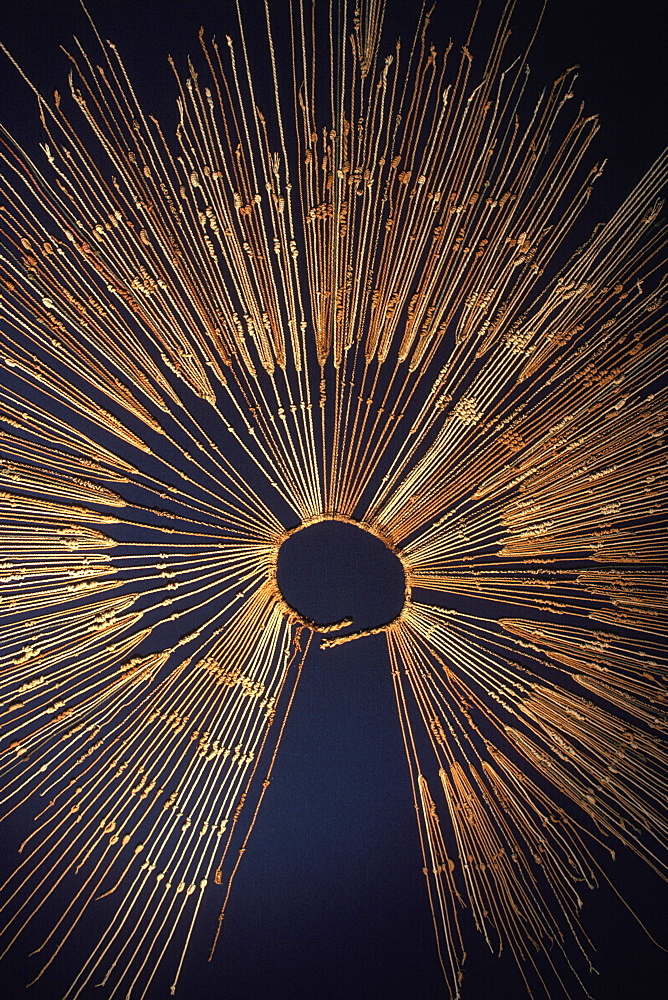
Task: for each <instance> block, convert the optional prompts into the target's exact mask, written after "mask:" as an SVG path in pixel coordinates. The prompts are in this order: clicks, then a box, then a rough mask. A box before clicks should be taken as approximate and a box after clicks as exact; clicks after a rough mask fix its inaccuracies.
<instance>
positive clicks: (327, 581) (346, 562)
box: [276, 520, 406, 631]
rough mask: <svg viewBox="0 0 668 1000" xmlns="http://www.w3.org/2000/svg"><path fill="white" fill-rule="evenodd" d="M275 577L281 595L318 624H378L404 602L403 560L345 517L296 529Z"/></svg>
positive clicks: (283, 548)
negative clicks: (349, 622)
mask: <svg viewBox="0 0 668 1000" xmlns="http://www.w3.org/2000/svg"><path fill="white" fill-rule="evenodd" d="M276 579H277V582H278V586H279V589H280V592H281V594H282V596H283V599H284V600H285V601H286V602H287V603H288V604H289V605H290V606H291V607H293V608H294V609H295V610H296V611H298V612H299V614H300V615H302V616H303V617H304V618H307V619H309V620H310V621H312V622H316V623H317V624H319V625H327V624H330V623H331V622H337V621H340V620H341V619H343V618H349V619H352V627H353V628H354V630H355V631H359V630H360V629H373V628H379V627H380V626H382V625H385V624H387V622H389V621H391V620H392V619H393V618H395V617H396V616H397V615H398V614H399V612H400V611H401V609H402V608H403V606H404V600H405V592H406V578H405V573H404V567H403V566H402V563H401V560H400V559H399V558H398V556H396V555H395V553H394V552H392V551H391V549H389V548H388V547H387V546H386V545H385V543H384V542H383V541H381V539H380V538H378V537H376V535H373V534H371V532H369V531H366V530H365V529H364V528H362V527H358V526H357V525H355V524H349V523H348V522H346V521H336V520H331V521H318V522H316V523H315V524H310V525H307V526H306V527H304V528H299V529H297V530H295V531H294V532H293V533H292V534H291V535H289V536H288V538H286V539H285V541H284V542H283V544H282V545H281V548H280V550H279V553H278V562H277V566H276Z"/></svg>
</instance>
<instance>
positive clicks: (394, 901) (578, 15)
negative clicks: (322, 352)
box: [0, 0, 667, 1000]
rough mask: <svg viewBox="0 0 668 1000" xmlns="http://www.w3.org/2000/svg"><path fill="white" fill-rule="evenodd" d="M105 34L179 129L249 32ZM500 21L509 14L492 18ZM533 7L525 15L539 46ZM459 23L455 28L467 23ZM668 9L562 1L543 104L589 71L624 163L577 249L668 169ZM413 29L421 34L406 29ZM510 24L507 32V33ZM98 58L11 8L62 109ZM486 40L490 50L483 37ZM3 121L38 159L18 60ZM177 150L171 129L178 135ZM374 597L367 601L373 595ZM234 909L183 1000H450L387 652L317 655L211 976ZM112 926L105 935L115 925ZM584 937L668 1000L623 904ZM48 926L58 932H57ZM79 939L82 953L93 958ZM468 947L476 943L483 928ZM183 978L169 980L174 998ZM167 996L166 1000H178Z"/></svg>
mask: <svg viewBox="0 0 668 1000" xmlns="http://www.w3.org/2000/svg"><path fill="white" fill-rule="evenodd" d="M388 5H389V7H390V8H392V7H394V6H396V7H397V8H398V10H399V13H398V14H397V12H396V11H394V12H392V10H390V12H389V14H388V17H389V18H390V23H391V26H392V28H393V29H396V32H399V31H400V30H401V31H402V32H403V34H404V36H408V35H409V34H410V30H411V27H412V17H413V13H412V11H413V9H415V8H416V7H417V5H411V4H406V3H397V4H396V5H395V4H394V3H393V2H392V0H389V4H388ZM88 6H89V9H90V11H91V13H92V14H93V16H94V18H95V20H96V22H97V23H98V25H99V26H100V29H101V32H102V33H103V35H105V36H106V37H109V38H111V39H112V40H114V41H116V42H117V43H118V44H119V47H120V50H121V52H122V55H123V58H124V60H125V62H126V65H127V67H128V69H129V71H130V74H131V77H132V79H133V81H134V83H135V86H136V89H137V91H138V94H139V95H140V99H141V100H142V102H143V105H144V107H145V109H146V110H147V111H150V112H152V113H154V114H156V116H157V117H159V118H161V119H162V120H163V122H165V123H166V125H169V124H170V123H173V122H174V121H175V112H174V84H173V82H172V78H171V74H170V71H169V69H168V67H167V65H166V61H165V58H164V57H165V53H166V52H167V51H171V53H172V54H173V55H174V56H175V58H177V61H180V63H181V65H182V66H183V65H184V60H185V55H186V53H188V52H193V53H196V52H197V50H198V44H197V29H198V28H199V26H200V24H204V26H205V28H206V31H207V33H208V34H214V33H215V34H217V35H218V37H222V36H224V34H225V31H226V30H227V27H228V25H232V26H233V25H234V21H235V17H236V15H235V12H234V5H233V4H231V3H226V2H224V0H197V2H186V0H180V2H175V0H143V2H140V0H91V2H90V3H89V5H88ZM441 6H442V9H441V10H439V11H438V12H437V15H436V17H435V19H434V31H433V36H434V38H435V39H439V37H440V39H441V44H443V43H444V42H445V40H446V37H447V35H449V34H452V36H453V37H454V38H455V39H457V38H460V39H461V38H463V36H464V33H465V31H466V26H467V24H468V11H467V10H466V8H468V4H464V3H456V4H453V3H443V4H442V5H441ZM488 6H489V10H490V11H491V12H495V11H496V10H497V9H498V5H496V4H494V3H490V4H489V5H488ZM533 6H534V5H533V4H531V3H529V2H524V3H521V4H520V10H519V13H518V22H519V24H520V25H522V26H523V28H524V30H527V27H528V25H529V24H530V22H531V19H532V17H533V13H532V10H531V8H532V7H533ZM453 7H454V8H456V9H454V10H452V9H451V8H453ZM664 11H665V6H664V3H663V0H661V2H659V0H655V2H650V0H633V2H629V0H625V2H623V3H617V4H614V3H598V2H592V0H581V2H570V0H555V2H554V3H553V4H552V6H551V8H550V10H549V11H548V12H547V14H546V16H545V19H544V24H543V29H542V33H541V37H540V39H539V42H538V43H537V45H536V48H535V52H534V55H533V56H532V59H531V64H532V67H533V73H532V84H531V85H532V87H533V88H534V92H537V91H538V90H539V89H540V88H541V87H542V86H543V85H544V84H547V83H549V82H550V81H551V80H552V79H553V78H554V77H555V76H557V75H558V74H559V73H560V72H561V70H562V69H564V68H565V67H567V66H570V65H573V64H574V63H580V64H581V66H582V70H581V76H580V80H579V81H578V84H577V94H578V96H580V95H581V96H582V97H583V99H585V100H586V103H587V107H588V108H589V109H590V110H591V111H599V112H600V113H601V115H602V120H603V129H602V131H601V133H600V136H599V138H598V139H597V141H596V148H595V151H594V152H593V153H592V155H591V161H593V160H594V159H596V158H599V159H600V158H602V157H604V156H608V157H609V165H608V169H607V171H606V174H605V175H604V177H603V179H602V180H601V181H599V183H598V185H597V187H596V189H595V193H594V196H593V198H592V200H591V203H590V205H589V206H588V209H587V218H586V220H585V222H584V223H583V225H582V228H581V230H580V232H579V234H578V235H577V236H576V237H574V245H575V244H577V242H578V241H579V240H580V239H581V238H582V237H583V236H584V235H585V232H586V231H587V230H588V229H590V228H591V226H593V225H594V224H595V222H597V221H598V220H600V219H603V218H605V217H607V216H608V215H609V214H610V212H611V211H613V210H614V209H615V208H616V207H617V205H618V203H619V201H620V200H621V199H622V198H623V197H624V196H625V195H626V194H627V193H628V191H629V190H630V188H631V186H632V185H633V184H634V183H635V182H636V181H637V180H638V179H639V178H640V176H641V175H642V173H643V172H644V171H645V169H647V168H648V167H649V165H650V163H651V161H652V160H653V158H654V157H655V156H656V155H657V153H658V152H659V151H660V149H661V147H662V145H663V141H664V138H665V103H664V102H662V100H661V95H665V92H666V81H665V63H666V57H665V52H666V44H665V43H666V32H665V13H664ZM404 18H405V19H406V20H407V21H408V24H407V26H406V27H403V26H402V24H401V22H402V19H404ZM494 18H495V14H494V13H491V14H490V23H492V24H493V23H494ZM74 32H76V33H77V34H79V35H80V36H81V37H82V38H86V39H88V38H89V37H90V36H89V32H88V29H87V28H86V26H85V19H84V17H83V15H82V14H81V12H80V10H79V9H78V5H77V4H76V3H75V2H73V0H55V2H52V3H44V2H41V0H40V2H35V0H4V2H3V3H2V6H1V7H0V37H1V38H2V40H3V41H4V42H5V43H6V44H7V46H8V47H9V48H10V49H11V51H12V52H13V53H14V54H15V56H16V57H17V59H18V60H19V61H20V62H21V64H22V65H23V67H24V68H25V70H26V71H27V72H28V74H29V75H30V76H31V78H32V79H33V80H34V81H35V83H36V84H37V85H38V86H39V87H40V88H42V89H43V90H44V91H46V92H50V91H51V90H52V89H53V87H54V86H58V87H59V89H61V90H64V89H66V74H67V63H66V60H65V58H64V56H62V54H59V52H58V45H59V44H60V43H64V44H66V45H69V41H70V38H71V35H72V33H74ZM483 34H484V32H483ZM0 87H1V88H2V90H1V91H0V93H1V95H2V96H1V104H2V113H1V117H2V120H3V121H4V122H5V124H7V125H8V127H9V128H10V130H11V131H13V132H14V133H15V134H16V135H17V136H18V137H19V138H20V139H21V140H22V141H23V142H25V143H26V144H27V145H29V146H30V144H32V145H33V147H34V144H35V143H36V141H37V139H38V133H37V128H36V122H37V118H36V115H35V113H34V111H35V108H34V101H33V100H32V98H31V96H30V94H29V93H28V91H27V89H26V88H25V86H24V85H23V84H22V82H21V81H20V80H18V79H17V77H16V74H15V72H14V70H13V69H12V68H11V67H10V66H8V65H6V64H4V62H1V61H0ZM167 130H168V131H169V129H167ZM361 597H362V598H363V597H364V594H361ZM0 838H2V839H0V853H1V854H2V857H0V861H2V865H3V868H7V869H10V868H11V867H12V866H13V864H14V860H15V855H14V853H13V852H14V850H15V846H16V840H15V838H14V836H13V834H12V830H11V828H10V829H5V828H0ZM609 871H610V874H611V876H612V877H613V878H614V880H615V883H616V884H617V885H618V886H619V887H620V889H621V890H622V891H623V892H625V893H626V894H627V895H628V897H629V899H630V901H631V902H632V903H633V904H634V905H635V906H636V908H637V909H638V911H639V912H640V913H641V914H642V915H643V917H644V918H646V919H647V922H648V924H649V925H650V926H651V927H653V928H654V930H655V931H656V932H658V933H660V932H661V929H662V925H665V913H666V909H665V901H666V896H665V892H664V891H663V886H662V884H661V883H659V882H658V880H657V879H656V878H655V877H654V876H653V875H652V874H651V873H650V872H649V871H648V870H647V869H646V868H645V867H644V866H642V865H640V864H639V863H638V862H637V861H636V860H635V859H634V858H633V857H632V856H630V855H629V853H628V852H624V851H621V852H620V854H619V857H618V861H617V863H616V864H615V865H610V866H609ZM216 915H217V903H215V904H213V905H212V907H211V909H210V910H209V911H206V912H203V913H202V915H201V917H200V920H199V925H198V929H197V935H196V940H195V942H194V947H193V949H192V951H191V953H190V955H189V958H188V962H187V967H186V974H185V975H184V977H183V979H182V985H181V988H180V990H179V995H181V996H182V997H184V998H187V1000H209V998H211V1000H214V998H215V1000H218V998H220V1000H260V998H262V1000H288V998H294V1000H339V998H341V1000H342V998H346V1000H376V998H380V997H383V998H384V1000H431V998H437V997H439V998H440V997H444V996H445V989H444V985H443V981H442V978H441V974H440V968H439V965H438V961H437V957H436V951H435V945H434V940H433V933H432V925H431V919H430V914H429V910H428V904H427V897H426V893H425V890H424V879H423V876H422V874H421V858H420V853H419V844H418V838H417V831H416V826H415V819H414V813H413V806H412V800H411V794H410V787H409V783H408V777H407V772H406V766H405V760H404V755H403V747H402V745H401V736H400V732H399V728H398V723H397V720H396V712H395V709H394V701H393V698H392V693H391V685H390V677H389V670H388V665H387V658H386V654H385V649H384V640H383V637H382V636H372V637H369V638H366V639H364V640H361V641H358V642H355V643H350V644H349V645H347V646H341V647H337V648H336V649H332V650H327V651H319V650H314V652H313V654H312V655H311V656H310V658H309V661H308V663H307V668H306V670H305V672H304V676H303V680H302V684H301V687H300V690H299V694H298V697H297V699H296V701H295V704H294V707H293V710H292V714H291V716H290V720H289V723H288V725H287V728H286V732H285V737H284V741H283V745H282V748H281V752H280V755H279V758H278V763H277V765H276V768H275V771H274V774H273V780H272V784H271V786H270V787H269V789H268V792H267V795H266V798H265V801H264V804H263V806H262V810H261V813H260V818H259V820H258V822H257V824H256V827H255V830H254V833H253V837H252V841H251V844H250V847H249V850H248V851H247V852H246V855H245V858H244V862H243V864H242V865H241V867H240V870H239V874H238V876H237V879H236V881H235V885H234V890H233V894H232V897H231V902H230V906H229V910H228V916H227V919H226V923H225V927H224V932H223V935H222V938H221V942H220V945H219V949H218V952H217V955H216V958H215V961H214V963H213V964H211V965H208V964H206V963H205V961H204V959H205V957H206V954H207V952H208V946H209V943H210V939H211V934H212V931H213V925H214V923H215V917H216ZM99 919H101V920H104V916H102V917H100V918H99ZM584 921H585V926H586V928H587V930H589V932H590V933H591V937H592V939H593V941H594V943H595V944H596V946H597V947H598V948H599V952H598V956H597V957H595V963H596V964H597V965H598V967H599V969H600V971H601V975H600V976H599V977H597V978H593V981H592V983H591V985H590V987H589V988H590V991H591V992H592V993H593V994H594V995H595V996H597V997H598V998H599V1000H617V998H626V997H634V998H638V1000H659V998H663V996H664V994H665V984H666V981H667V980H666V972H667V968H666V962H665V955H664V954H662V953H661V952H659V951H658V950H656V949H655V948H654V947H653V945H651V943H650V942H648V941H647V939H646V938H645V936H644V935H643V934H642V932H640V931H639V929H638V928H637V925H636V924H635V922H634V920H633V919H632V918H631V917H630V916H629V914H628V913H627V911H626V910H625V909H624V907H623V906H622V905H621V904H620V903H619V902H618V900H617V899H616V897H615V896H614V894H613V893H612V892H611V891H610V890H609V889H606V888H601V889H600V890H599V891H598V892H597V893H591V894H587V898H586V908H585V912H584ZM47 923H48V921H47ZM96 927H97V923H96V918H95V916H91V920H90V922H89V923H87V924H86V926H85V928H84V929H83V930H82V931H81V932H80V936H79V938H78V940H77V941H76V942H74V944H73V947H72V949H71V951H70V954H69V961H70V962H72V963H75V962H76V961H77V960H78V956H79V955H81V954H86V953H87V951H88V943H87V941H86V940H85V938H86V935H87V934H90V935H91V936H94V935H95V933H96ZM464 928H465V930H468V929H471V930H472V928H469V927H468V926H467V920H466V918H464ZM467 948H468V960H467V964H466V978H465V983H464V987H463V993H462V997H463V1000H488V998H489V1000H519V998H520V997H522V996H523V988H522V984H521V981H520V979H519V976H518V974H517V972H516V970H515V969H514V967H513V964H512V962H511V961H510V960H509V959H508V958H505V957H504V958H503V959H502V960H501V961H500V962H497V961H496V960H495V959H494V958H492V957H491V956H489V954H488V952H487V951H486V950H485V948H484V947H483V945H482V943H481V942H480V941H479V940H477V938H476V935H475V932H474V931H472V933H471V934H467ZM28 950H29V949H28V947H27V946H24V945H23V944H22V943H21V942H20V941H19V943H18V945H17V946H16V948H15V950H14V951H13V953H12V954H11V955H10V956H9V958H8V960H7V962H6V964H5V966H4V970H5V971H4V978H2V979H0V983H2V985H1V986H0V990H1V991H2V993H3V995H4V997H5V998H6V1000H14V998H16V997H20V996H22V995H23V984H24V982H25V981H26V980H27V979H28V978H30V975H29V970H31V969H32V964H30V963H29V962H28V960H27V959H26V957H25V955H26V952H27V951H28ZM168 982H169V979H168V978H167V977H166V978H165V987H166V985H167V984H168ZM68 983H69V977H68V976H67V975H66V974H65V973H63V980H62V983H59V982H58V981H54V979H53V978H52V979H50V980H46V981H44V982H43V983H40V984H38V985H37V986H36V987H33V988H32V989H31V990H30V991H29V993H27V994H26V995H27V996H30V997H31V998H35V1000H56V998H57V997H58V996H59V995H60V994H59V988H60V987H61V986H62V988H64V987H65V986H66V985H67V984H68ZM166 992H167V990H166V988H163V986H162V984H161V983H160V984H158V985H156V988H155V991H152V992H151V997H154V996H155V997H158V996H163V995H166Z"/></svg>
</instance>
